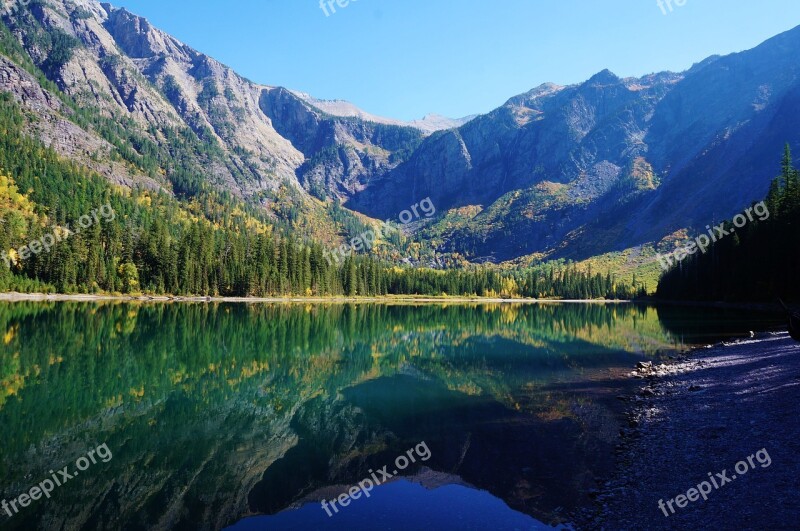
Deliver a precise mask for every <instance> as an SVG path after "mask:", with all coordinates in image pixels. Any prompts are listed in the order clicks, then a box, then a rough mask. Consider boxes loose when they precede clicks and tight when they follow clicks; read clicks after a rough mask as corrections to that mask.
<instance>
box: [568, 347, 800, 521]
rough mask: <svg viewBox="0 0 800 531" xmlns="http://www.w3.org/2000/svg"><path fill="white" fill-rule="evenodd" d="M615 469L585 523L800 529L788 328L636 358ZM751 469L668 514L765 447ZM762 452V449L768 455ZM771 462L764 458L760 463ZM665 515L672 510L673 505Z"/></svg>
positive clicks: (796, 353) (797, 431) (796, 389)
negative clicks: (656, 362) (670, 355)
mask: <svg viewBox="0 0 800 531" xmlns="http://www.w3.org/2000/svg"><path fill="white" fill-rule="evenodd" d="M632 376H635V377H637V378H641V379H642V381H643V382H644V383H645V385H644V387H642V388H641V389H640V390H639V392H638V394H637V396H636V397H634V398H633V399H632V402H633V403H632V409H631V413H630V419H629V420H630V424H629V425H630V428H628V429H625V430H623V433H622V441H623V442H622V443H621V444H620V448H619V450H618V452H619V468H618V470H617V473H616V474H615V477H613V478H612V479H611V481H609V482H608V483H606V484H605V486H604V488H603V489H602V491H601V493H600V495H599V496H598V498H597V500H598V515H597V516H596V517H595V518H594V519H591V520H589V521H587V522H584V523H583V525H581V526H580V527H581V528H583V527H586V528H592V529H609V530H615V531H616V530H623V529H630V530H639V529H704V528H709V527H714V528H719V529H758V530H761V529H797V525H798V523H797V522H798V521H800V504H798V501H797V497H798V493H800V459H798V455H800V411H798V406H799V405H800V345H798V344H797V343H796V342H794V341H793V340H792V339H791V338H789V336H788V335H787V334H766V335H763V336H760V337H759V338H757V339H753V340H746V341H741V342H737V343H731V344H719V345H716V346H714V347H708V348H706V349H698V350H695V351H694V352H693V353H692V354H691V355H690V356H689V357H688V358H680V359H678V360H677V361H676V362H675V363H672V364H669V365H660V366H653V365H650V364H646V363H642V364H639V366H638V367H637V369H636V371H634V373H632ZM762 449H763V450H766V452H767V453H768V455H769V457H770V459H771V464H770V465H769V466H766V467H765V466H762V465H761V464H760V463H759V462H758V461H755V464H756V466H755V467H751V468H750V469H749V471H748V472H747V473H746V474H740V476H739V477H737V478H736V479H735V480H733V481H731V482H729V483H727V484H725V485H724V486H720V487H719V488H718V489H714V490H713V492H711V493H710V494H709V495H708V500H707V501H704V500H703V498H700V499H699V500H697V501H694V502H689V503H688V506H686V507H685V508H678V507H677V506H676V505H673V507H674V508H675V509H676V512H675V514H671V513H670V515H669V516H665V514H664V512H662V509H660V508H659V500H664V502H665V503H666V502H667V501H668V500H671V499H675V498H676V497H677V496H679V495H686V494H687V491H689V489H691V488H693V487H695V488H696V487H697V485H698V484H700V483H701V482H703V481H706V480H708V479H709V472H710V473H712V474H717V473H720V472H722V471H723V470H727V471H728V473H727V475H728V477H732V476H735V475H736V472H735V470H734V469H735V466H736V464H737V463H739V462H740V461H746V460H747V459H748V457H750V456H753V455H754V454H756V453H757V452H758V451H759V450H762ZM762 456H763V454H762ZM764 461H765V462H766V459H765V460H764ZM667 512H668V513H669V512H670V511H669V510H667Z"/></svg>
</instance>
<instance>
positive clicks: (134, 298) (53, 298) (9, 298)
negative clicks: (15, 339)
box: [0, 292, 636, 304]
mask: <svg viewBox="0 0 800 531" xmlns="http://www.w3.org/2000/svg"><path fill="white" fill-rule="evenodd" d="M0 301H2V302H25V301H28V302H103V301H121V302H162V303H163V302H166V303H169V302H193V303H245V304H260V303H270V304H275V303H281V304H287V303H305V304H357V303H392V302H396V303H425V304H431V303H440V304H447V303H492V304H554V303H558V304H633V303H635V302H636V301H630V300H604V299H590V300H576V299H504V298H499V297H433V296H414V295H389V296H382V297H346V296H330V297H292V296H286V297H194V296H171V295H106V294H73V295H67V294H59V293H50V294H48V293H16V292H8V293H0Z"/></svg>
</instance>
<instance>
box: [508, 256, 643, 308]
mask: <svg viewBox="0 0 800 531" xmlns="http://www.w3.org/2000/svg"><path fill="white" fill-rule="evenodd" d="M520 293H521V294H522V295H523V296H524V297H530V298H534V299H543V298H554V297H562V298H566V299H584V300H586V299H633V298H636V297H644V296H647V292H646V290H645V288H644V286H643V285H641V284H640V283H639V282H637V280H636V274H634V275H633V280H632V284H626V283H624V282H619V281H618V280H617V279H616V278H615V277H614V276H613V275H612V274H611V273H610V272H608V273H606V274H605V275H603V274H600V273H594V274H593V273H592V270H591V268H589V270H588V271H579V270H578V269H577V268H576V267H575V266H565V267H560V268H559V267H556V266H554V265H552V264H551V265H547V266H541V267H539V268H534V269H532V270H530V271H529V272H527V273H526V274H525V275H523V276H522V281H521V286H520Z"/></svg>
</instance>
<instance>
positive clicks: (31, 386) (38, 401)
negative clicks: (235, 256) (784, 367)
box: [0, 302, 776, 530]
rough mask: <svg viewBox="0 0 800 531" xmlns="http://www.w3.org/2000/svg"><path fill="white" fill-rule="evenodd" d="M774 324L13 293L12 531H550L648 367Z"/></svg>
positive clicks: (8, 468) (5, 360)
mask: <svg viewBox="0 0 800 531" xmlns="http://www.w3.org/2000/svg"><path fill="white" fill-rule="evenodd" d="M775 324H776V321H774V320H772V319H770V318H769V317H765V316H762V315H759V314H752V313H747V312H741V311H733V310H725V311H723V310H712V309H707V308H706V309H697V308H695V309H692V308H680V307H676V306H666V307H655V306H647V305H633V304H608V305H605V304H542V305H517V304H417V305H415V304H313V305H312V304H227V303H214V304H190V303H186V304H151V303H127V302H116V303H74V302H63V303H31V302H18V303H0V334H2V342H1V344H0V429H1V430H2V435H3V438H2V445H1V446H0V496H2V498H3V500H5V501H11V500H14V501H15V503H14V505H4V507H3V509H0V526H2V527H3V528H4V529H223V528H230V529H235V530H246V529H275V530H278V529H429V528H432V527H433V528H439V529H540V528H542V527H543V526H544V524H553V525H554V524H559V523H563V522H566V521H569V515H570V514H572V513H574V511H577V510H580V509H581V508H582V507H586V506H588V505H590V504H591V492H592V489H594V488H595V487H596V486H597V478H601V477H602V476H603V475H604V474H607V473H608V472H609V470H610V469H611V467H613V466H614V451H615V446H616V445H617V443H618V442H619V429H620V426H621V425H622V423H623V420H624V416H623V409H622V408H623V407H624V404H623V403H622V402H621V401H619V400H617V398H616V397H617V395H619V394H621V393H624V392H626V391H628V390H629V389H630V385H631V382H630V381H628V380H627V379H626V378H624V377H623V375H624V374H625V373H626V372H629V371H630V370H631V368H632V367H633V365H634V364H635V363H636V362H637V361H640V360H643V359H651V360H659V359H664V358H666V357H667V356H671V355H675V354H676V353H678V352H681V351H684V350H686V349H687V348H688V347H689V346H691V345H695V344H698V343H708V342H713V341H717V340H720V339H722V338H725V337H731V336H736V335H743V334H745V333H747V331H749V330H759V329H767V328H770V327H772V326H773V325H775ZM401 456H404V459H400V457H401ZM65 467H66V468H65ZM380 470H383V471H384V472H385V473H388V474H389V475H390V476H391V477H386V476H385V475H382V474H379V473H378V471H380ZM61 471H65V472H66V473H67V474H68V476H65V475H64V474H62V473H61ZM368 479H369V480H370V481H371V482H372V483H373V484H374V485H375V486H374V488H370V489H367V488H366V487H367V486H368V484H367V483H365V480H368ZM56 480H58V481H56ZM55 483H61V484H60V485H56V484H55ZM360 483H361V484H362V486H363V487H364V489H362V490H360V491H358V492H354V491H353V488H354V486H358V485H359V484H360ZM44 491H47V493H46V495H43V494H44ZM37 494H38V496H37ZM350 494H352V498H349V497H347V496H349V495H350ZM366 494H369V495H368V496H367V495H366ZM342 496H345V497H344V498H342ZM37 498H38V499H37ZM322 500H326V501H336V500H342V501H340V502H338V503H337V504H335V507H336V510H331V509H330V505H328V509H327V510H326V509H324V508H323V506H322V505H321V502H322ZM26 502H27V503H26ZM6 507H8V509H6ZM9 513H10V514H11V516H9ZM329 513H330V515H329Z"/></svg>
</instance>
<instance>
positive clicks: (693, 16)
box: [112, 0, 800, 119]
mask: <svg viewBox="0 0 800 531" xmlns="http://www.w3.org/2000/svg"><path fill="white" fill-rule="evenodd" d="M326 1H327V0H326ZM662 1H664V2H665V1H666V0H662ZM678 1H681V0H678ZM684 1H685V5H684V6H682V7H678V6H674V7H673V11H672V12H669V11H668V8H666V6H665V8H664V9H665V10H667V11H668V12H667V14H666V15H665V14H664V13H663V11H662V9H661V8H659V7H658V5H657V3H656V2H657V0H357V1H353V0H350V5H348V6H347V7H345V8H339V7H336V6H335V2H334V6H335V8H336V13H331V12H330V10H329V16H327V17H326V16H325V13H324V12H323V10H322V9H320V6H319V0H233V1H230V0H228V1H222V0H115V1H113V2H112V3H113V4H114V5H117V6H124V7H127V8H128V9H129V10H130V11H132V12H134V13H136V14H139V15H142V16H145V17H147V18H148V19H150V21H151V22H152V23H153V24H154V25H156V26H157V27H160V28H161V29H163V30H165V31H167V32H169V33H171V34H172V35H174V36H176V37H177V38H179V39H180V40H182V41H183V42H185V43H187V44H189V45H191V46H192V47H194V48H196V49H198V50H200V51H201V52H204V53H206V54H208V55H211V56H212V57H214V58H216V59H218V60H220V61H222V62H223V63H225V64H227V65H229V66H231V67H233V68H234V69H235V70H236V71H237V72H239V73H240V74H242V75H244V76H245V77H247V78H249V79H251V80H253V81H256V82H259V83H264V84H268V85H280V86H285V87H289V88H293V89H297V90H302V91H305V92H309V93H311V94H312V95H314V96H316V97H318V98H323V99H346V100H349V101H352V102H353V103H355V104H356V105H358V106H360V107H361V108H363V109H364V110H366V111H368V112H371V113H374V114H378V115H382V116H389V117H394V118H400V119H413V118H419V117H421V116H422V115H424V114H427V113H429V112H436V113H440V114H444V115H446V116H451V117H458V116H465V115H468V114H475V113H483V112H487V111H490V110H491V109H493V108H495V107H497V106H499V105H501V104H502V103H503V102H505V101H506V100H507V99H508V98H510V97H511V96H514V95H516V94H519V93H522V92H525V91H527V90H530V89H531V88H533V87H535V86H537V85H539V84H541V83H544V82H547V81H552V82H555V83H559V84H569V83H576V82H579V81H583V80H586V79H587V78H589V77H590V76H591V75H592V74H594V73H596V72H599V71H600V70H603V69H604V68H609V69H610V70H612V71H613V72H615V73H616V74H617V75H620V76H632V75H642V74H647V73H651V72H656V71H661V70H676V71H681V70H685V69H687V68H688V67H690V66H691V65H692V64H693V63H695V62H698V61H700V60H702V59H704V58H705V57H707V56H709V55H712V54H717V53H719V54H727V53H731V52H735V51H740V50H744V49H748V48H752V47H753V46H755V45H757V44H759V43H760V42H762V41H764V40H766V39H768V38H769V37H771V36H773V35H776V34H778V33H781V32H783V31H786V30H788V29H791V28H793V27H794V26H796V25H800V2H798V0H758V1H756V0H749V1H746V0H684ZM672 2H673V4H674V2H675V0H672Z"/></svg>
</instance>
